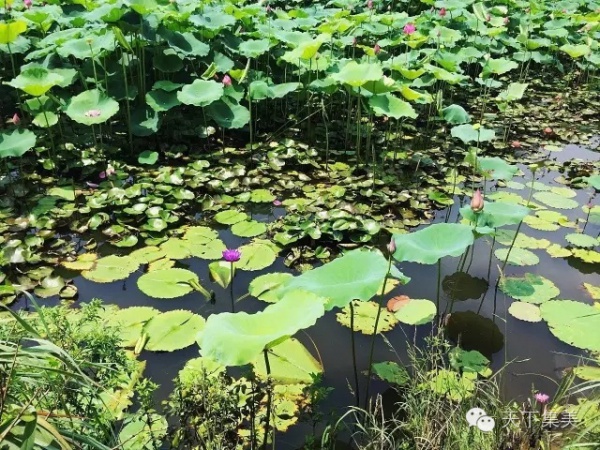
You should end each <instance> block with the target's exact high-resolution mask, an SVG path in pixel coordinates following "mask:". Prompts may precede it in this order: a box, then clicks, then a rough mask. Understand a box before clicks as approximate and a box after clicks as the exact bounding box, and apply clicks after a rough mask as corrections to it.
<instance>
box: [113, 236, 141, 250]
mask: <svg viewBox="0 0 600 450" xmlns="http://www.w3.org/2000/svg"><path fill="white" fill-rule="evenodd" d="M110 243H111V245H114V246H115V247H119V248H129V247H135V246H136V245H137V243H138V238H137V236H135V235H134V234H128V235H126V236H120V237H119V238H118V239H113V240H111V241H110Z"/></svg>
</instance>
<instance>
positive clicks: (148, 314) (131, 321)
mask: <svg viewBox="0 0 600 450" xmlns="http://www.w3.org/2000/svg"><path fill="white" fill-rule="evenodd" d="M158 314H160V311H159V310H158V309H156V308H152V307H150V306H132V307H131V308H124V309H120V310H119V311H118V312H117V313H116V314H111V315H108V316H107V324H108V325H111V326H116V327H117V329H118V333H119V337H120V338H121V346H122V347H135V344H136V342H137V341H138V339H139V338H140V336H141V334H142V329H143V328H144V325H145V324H146V322H148V321H149V320H150V319H152V318H153V317H154V316H156V315H158Z"/></svg>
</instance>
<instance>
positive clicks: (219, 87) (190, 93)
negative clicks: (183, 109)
mask: <svg viewBox="0 0 600 450" xmlns="http://www.w3.org/2000/svg"><path fill="white" fill-rule="evenodd" d="M222 96H223V83H218V82H216V81H213V80H208V81H207V80H200V79H196V80H194V82H193V83H192V84H186V85H185V86H183V88H182V89H181V91H179V92H178V93H177V99H178V100H179V101H180V102H181V103H183V104H184V105H194V106H208V105H210V104H211V103H212V102H215V101H217V100H219V99H220V98H221V97H222Z"/></svg>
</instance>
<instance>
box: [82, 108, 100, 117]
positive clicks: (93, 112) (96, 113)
mask: <svg viewBox="0 0 600 450" xmlns="http://www.w3.org/2000/svg"><path fill="white" fill-rule="evenodd" d="M100 114H102V111H100V110H99V109H90V110H89V111H86V112H85V113H84V114H83V115H84V116H85V117H100Z"/></svg>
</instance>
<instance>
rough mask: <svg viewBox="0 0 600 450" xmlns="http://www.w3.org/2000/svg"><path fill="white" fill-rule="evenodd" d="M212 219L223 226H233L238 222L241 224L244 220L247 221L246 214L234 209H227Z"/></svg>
mask: <svg viewBox="0 0 600 450" xmlns="http://www.w3.org/2000/svg"><path fill="white" fill-rule="evenodd" d="M214 219H215V221H217V222H219V223H222V224H223V225H234V224H236V223H238V222H243V221H244V220H246V219H248V214H246V213H244V212H242V211H237V210H235V209H227V210H225V211H221V212H219V213H217V214H216V215H215V217H214Z"/></svg>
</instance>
